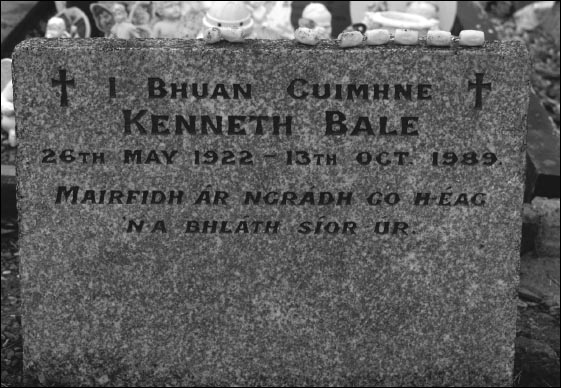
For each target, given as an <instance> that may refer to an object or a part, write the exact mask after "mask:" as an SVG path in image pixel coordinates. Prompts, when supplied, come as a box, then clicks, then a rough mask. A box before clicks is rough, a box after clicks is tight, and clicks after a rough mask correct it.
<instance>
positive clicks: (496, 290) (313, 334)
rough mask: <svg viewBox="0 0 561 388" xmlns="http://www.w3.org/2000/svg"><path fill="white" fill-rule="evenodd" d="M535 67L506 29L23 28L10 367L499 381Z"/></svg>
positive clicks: (121, 378)
mask: <svg viewBox="0 0 561 388" xmlns="http://www.w3.org/2000/svg"><path fill="white" fill-rule="evenodd" d="M528 72H529V60H528V55H527V52H526V49H525V48H524V47H523V46H522V45H521V44H519V43H516V42H513V43H498V42H495V43H486V45H485V46H484V47H480V48H465V47H456V46H453V47H450V48H431V47H426V46H425V45H424V44H420V45H418V46H412V47H399V46H394V45H388V46H384V47H372V46H369V47H358V48H353V49H348V50H343V49H340V48H338V47H337V45H336V43H335V42H334V41H332V42H329V41H323V42H321V43H320V44H319V45H318V46H316V47H307V46H302V45H299V44H297V43H296V42H293V41H276V42H271V41H251V42H246V43H244V44H229V43H220V44H217V45H212V46H210V45H205V44H204V43H203V42H202V41H175V40H166V41H158V40H146V41H119V40H90V41H80V40H44V39H35V40H33V39H32V40H28V41H25V42H23V43H22V44H20V45H19V46H18V47H17V48H16V50H15V54H14V75H15V83H14V92H15V104H16V114H17V120H18V122H17V125H18V137H19V144H20V145H19V149H18V163H17V175H18V199H19V201H18V210H19V214H20V217H21V220H20V245H21V248H20V249H21V263H22V293H23V314H22V320H23V333H24V364H25V369H26V370H27V371H29V372H31V373H42V375H43V376H45V378H46V380H47V381H49V382H53V383H59V384H84V385H95V384H97V385H100V384H101V385H103V384H106V385H138V384H148V385H150V384H154V385H164V384H167V385H186V384H190V385H193V384H195V385H246V384H249V385H370V386H372V385H458V384H463V385H471V386H480V385H483V384H485V385H508V384H510V383H511V378H512V367H513V356H514V337H515V321H516V287H517V284H518V272H517V270H518V265H519V245H520V238H521V236H520V235H521V224H522V222H521V207H522V199H523V182H524V162H525V136H526V128H525V125H526V124H525V119H526V109H527V105H528V91H529V83H528V79H529V75H528Z"/></svg>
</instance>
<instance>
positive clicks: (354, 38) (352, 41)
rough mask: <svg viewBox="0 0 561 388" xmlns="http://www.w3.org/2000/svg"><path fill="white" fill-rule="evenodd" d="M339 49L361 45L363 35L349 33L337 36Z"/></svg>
mask: <svg viewBox="0 0 561 388" xmlns="http://www.w3.org/2000/svg"><path fill="white" fill-rule="evenodd" d="M338 40H339V47H341V48H347V47H356V46H360V45H361V44H362V41H363V40H364V35H362V33H361V32H360V31H349V32H343V33H341V34H339V38H338Z"/></svg>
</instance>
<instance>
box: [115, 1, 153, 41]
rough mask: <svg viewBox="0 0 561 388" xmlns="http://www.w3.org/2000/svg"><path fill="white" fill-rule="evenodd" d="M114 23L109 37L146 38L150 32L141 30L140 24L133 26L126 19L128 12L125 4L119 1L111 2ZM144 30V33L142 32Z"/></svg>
mask: <svg viewBox="0 0 561 388" xmlns="http://www.w3.org/2000/svg"><path fill="white" fill-rule="evenodd" d="M111 10H112V12H113V19H114V20H115V24H114V25H113V27H111V33H110V34H109V37H110V38H118V39H132V38H148V37H149V36H150V33H149V32H147V30H146V31H143V30H142V29H141V27H140V26H135V25H134V24H132V23H131V22H129V21H128V14H127V10H126V8H125V6H124V5H123V4H120V3H115V4H113V7H112V8H111ZM143 32H144V34H143Z"/></svg>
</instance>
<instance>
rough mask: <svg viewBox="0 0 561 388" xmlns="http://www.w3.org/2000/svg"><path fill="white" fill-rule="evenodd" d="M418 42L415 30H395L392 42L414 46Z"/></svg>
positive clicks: (417, 33) (417, 34)
mask: <svg viewBox="0 0 561 388" xmlns="http://www.w3.org/2000/svg"><path fill="white" fill-rule="evenodd" d="M418 41H419V32H418V31H417V30H401V29H397V30H395V35H394V42H395V43H397V44H404V45H414V44H417V42H418Z"/></svg>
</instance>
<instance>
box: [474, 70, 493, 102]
mask: <svg viewBox="0 0 561 388" xmlns="http://www.w3.org/2000/svg"><path fill="white" fill-rule="evenodd" d="M484 75H485V73H475V82H472V81H469V82H468V91H470V90H471V89H475V109H482V108H483V99H482V95H481V92H482V91H483V89H487V90H491V82H487V83H486V84H484V83H483V76H484Z"/></svg>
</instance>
